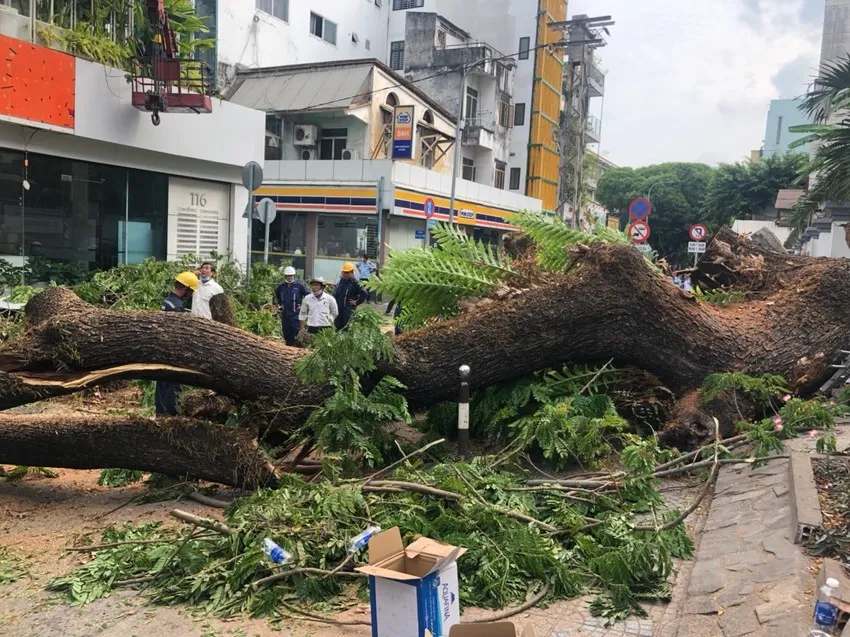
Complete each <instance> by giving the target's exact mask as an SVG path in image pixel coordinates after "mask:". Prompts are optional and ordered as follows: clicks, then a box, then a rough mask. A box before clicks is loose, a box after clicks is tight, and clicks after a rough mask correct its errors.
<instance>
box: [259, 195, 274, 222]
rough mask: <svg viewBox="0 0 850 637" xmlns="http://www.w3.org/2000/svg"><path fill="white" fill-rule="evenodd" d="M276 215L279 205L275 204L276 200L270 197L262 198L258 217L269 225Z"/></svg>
mask: <svg viewBox="0 0 850 637" xmlns="http://www.w3.org/2000/svg"><path fill="white" fill-rule="evenodd" d="M276 217H277V206H275V204H274V201H272V200H271V199H269V198H268V197H264V198H263V199H261V200H260V203H258V204H257V219H259V220H260V221H262V222H263V223H264V224H266V225H269V224H270V223H272V222H273V221H274V220H275V218H276Z"/></svg>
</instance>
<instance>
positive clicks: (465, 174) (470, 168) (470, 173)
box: [460, 157, 475, 181]
mask: <svg viewBox="0 0 850 637" xmlns="http://www.w3.org/2000/svg"><path fill="white" fill-rule="evenodd" d="M460 178H461V179H465V180H466V181H475V162H473V161H472V160H471V159H467V158H466V157H464V158H463V170H462V171H461V176H460Z"/></svg>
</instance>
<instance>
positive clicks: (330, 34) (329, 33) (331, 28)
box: [310, 12, 336, 44]
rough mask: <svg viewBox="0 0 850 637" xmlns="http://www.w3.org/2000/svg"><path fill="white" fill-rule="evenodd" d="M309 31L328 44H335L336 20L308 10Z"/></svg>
mask: <svg viewBox="0 0 850 637" xmlns="http://www.w3.org/2000/svg"><path fill="white" fill-rule="evenodd" d="M310 33H312V34H313V35H315V36H316V37H317V38H322V39H323V40H324V41H325V42H327V43H329V44H336V22H331V21H330V20H328V19H327V18H323V17H322V16H320V15H319V14H318V13H313V12H310Z"/></svg>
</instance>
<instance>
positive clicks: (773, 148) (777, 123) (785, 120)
mask: <svg viewBox="0 0 850 637" xmlns="http://www.w3.org/2000/svg"><path fill="white" fill-rule="evenodd" d="M811 123H812V120H811V118H810V117H809V116H808V115H806V114H805V113H804V112H803V111H801V110H800V100H799V99H793V100H771V102H770V110H769V111H768V113H767V124H766V127H765V132H764V149H763V151H762V153H761V157H764V158H767V157H772V156H773V155H782V154H784V153H787V152H789V151H790V150H792V149H791V144H793V143H794V142H795V141H797V140H798V139H800V138H802V137H805V136H806V134H805V133H792V132H791V131H789V130H788V129H789V128H791V127H793V126H803V125H805V124H811ZM793 150H794V151H795V152H799V153H808V152H809V151H810V150H811V144H806V145H804V146H800V147H799V148H795V149H793Z"/></svg>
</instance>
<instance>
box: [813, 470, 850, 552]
mask: <svg viewBox="0 0 850 637" xmlns="http://www.w3.org/2000/svg"><path fill="white" fill-rule="evenodd" d="M812 469H814V474H815V482H816V483H817V486H818V493H819V494H820V496H821V508H822V509H823V512H824V522H825V523H824V528H823V529H822V530H819V531H818V532H817V533H816V534H815V535H814V536H813V537H812V538H811V540H809V542H808V544H807V546H806V548H807V549H808V551H809V552H810V553H811V554H812V555H814V556H815V557H821V558H827V557H828V558H832V559H836V560H839V561H841V563H842V564H847V563H848V562H850V463H848V462H847V459H846V458H843V457H837V458H833V457H826V458H823V459H821V458H812Z"/></svg>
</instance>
